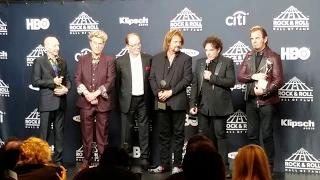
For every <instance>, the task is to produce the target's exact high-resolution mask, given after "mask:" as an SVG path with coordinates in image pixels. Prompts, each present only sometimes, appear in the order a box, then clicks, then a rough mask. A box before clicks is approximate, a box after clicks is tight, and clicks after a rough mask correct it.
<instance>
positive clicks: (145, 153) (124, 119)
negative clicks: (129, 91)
mask: <svg viewBox="0 0 320 180" xmlns="http://www.w3.org/2000/svg"><path fill="white" fill-rule="evenodd" d="M136 117H137V122H138V128H139V144H140V152H141V159H148V158H149V119H148V113H147V107H146V104H145V101H144V96H143V95H142V96H132V97H131V104H130V108H129V111H128V113H121V126H122V127H121V128H122V135H121V137H122V138H121V141H122V144H124V143H127V145H128V147H127V148H128V150H129V151H130V152H132V145H133V131H134V124H135V119H136Z"/></svg>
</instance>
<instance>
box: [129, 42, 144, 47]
mask: <svg viewBox="0 0 320 180" xmlns="http://www.w3.org/2000/svg"><path fill="white" fill-rule="evenodd" d="M129 46H130V47H132V48H135V47H140V46H141V43H138V44H132V45H130V44H129Z"/></svg>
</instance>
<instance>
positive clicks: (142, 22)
mask: <svg viewBox="0 0 320 180" xmlns="http://www.w3.org/2000/svg"><path fill="white" fill-rule="evenodd" d="M148 22H149V19H148V18H146V17H143V18H129V17H119V23H120V24H127V25H129V26H131V25H138V26H148Z"/></svg>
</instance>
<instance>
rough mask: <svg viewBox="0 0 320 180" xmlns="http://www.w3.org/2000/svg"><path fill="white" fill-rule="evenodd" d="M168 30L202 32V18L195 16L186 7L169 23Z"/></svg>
mask: <svg viewBox="0 0 320 180" xmlns="http://www.w3.org/2000/svg"><path fill="white" fill-rule="evenodd" d="M170 29H179V30H181V31H202V18H201V17H200V18H199V17H198V16H196V14H195V13H193V12H191V11H190V10H189V9H188V8H187V7H186V8H184V9H183V10H182V11H181V12H180V13H179V14H177V16H176V17H175V18H174V19H172V20H171V21H170Z"/></svg>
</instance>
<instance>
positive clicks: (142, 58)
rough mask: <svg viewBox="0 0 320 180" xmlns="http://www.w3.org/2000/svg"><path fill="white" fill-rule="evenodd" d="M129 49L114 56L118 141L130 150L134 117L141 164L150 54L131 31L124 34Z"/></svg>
mask: <svg viewBox="0 0 320 180" xmlns="http://www.w3.org/2000/svg"><path fill="white" fill-rule="evenodd" d="M125 43H126V46H127V48H128V53H126V54H124V55H123V56H121V57H119V58H117V59H116V89H117V92H118V96H119V103H120V111H121V128H122V133H121V143H122V146H123V147H124V148H125V149H126V151H127V152H129V153H131V152H132V143H133V127H134V124H135V120H136V118H137V123H138V128H139V142H140V143H139V144H140V152H141V156H140V160H141V165H142V168H143V169H145V170H147V169H148V167H149V160H148V159H149V115H150V111H149V109H150V107H152V104H151V103H150V102H153V96H152V92H151V88H150V84H149V80H148V77H149V74H150V66H151V59H152V57H151V56H150V55H148V54H145V53H141V41H140V37H139V35H138V34H136V33H130V34H128V35H127V36H126V38H125Z"/></svg>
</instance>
